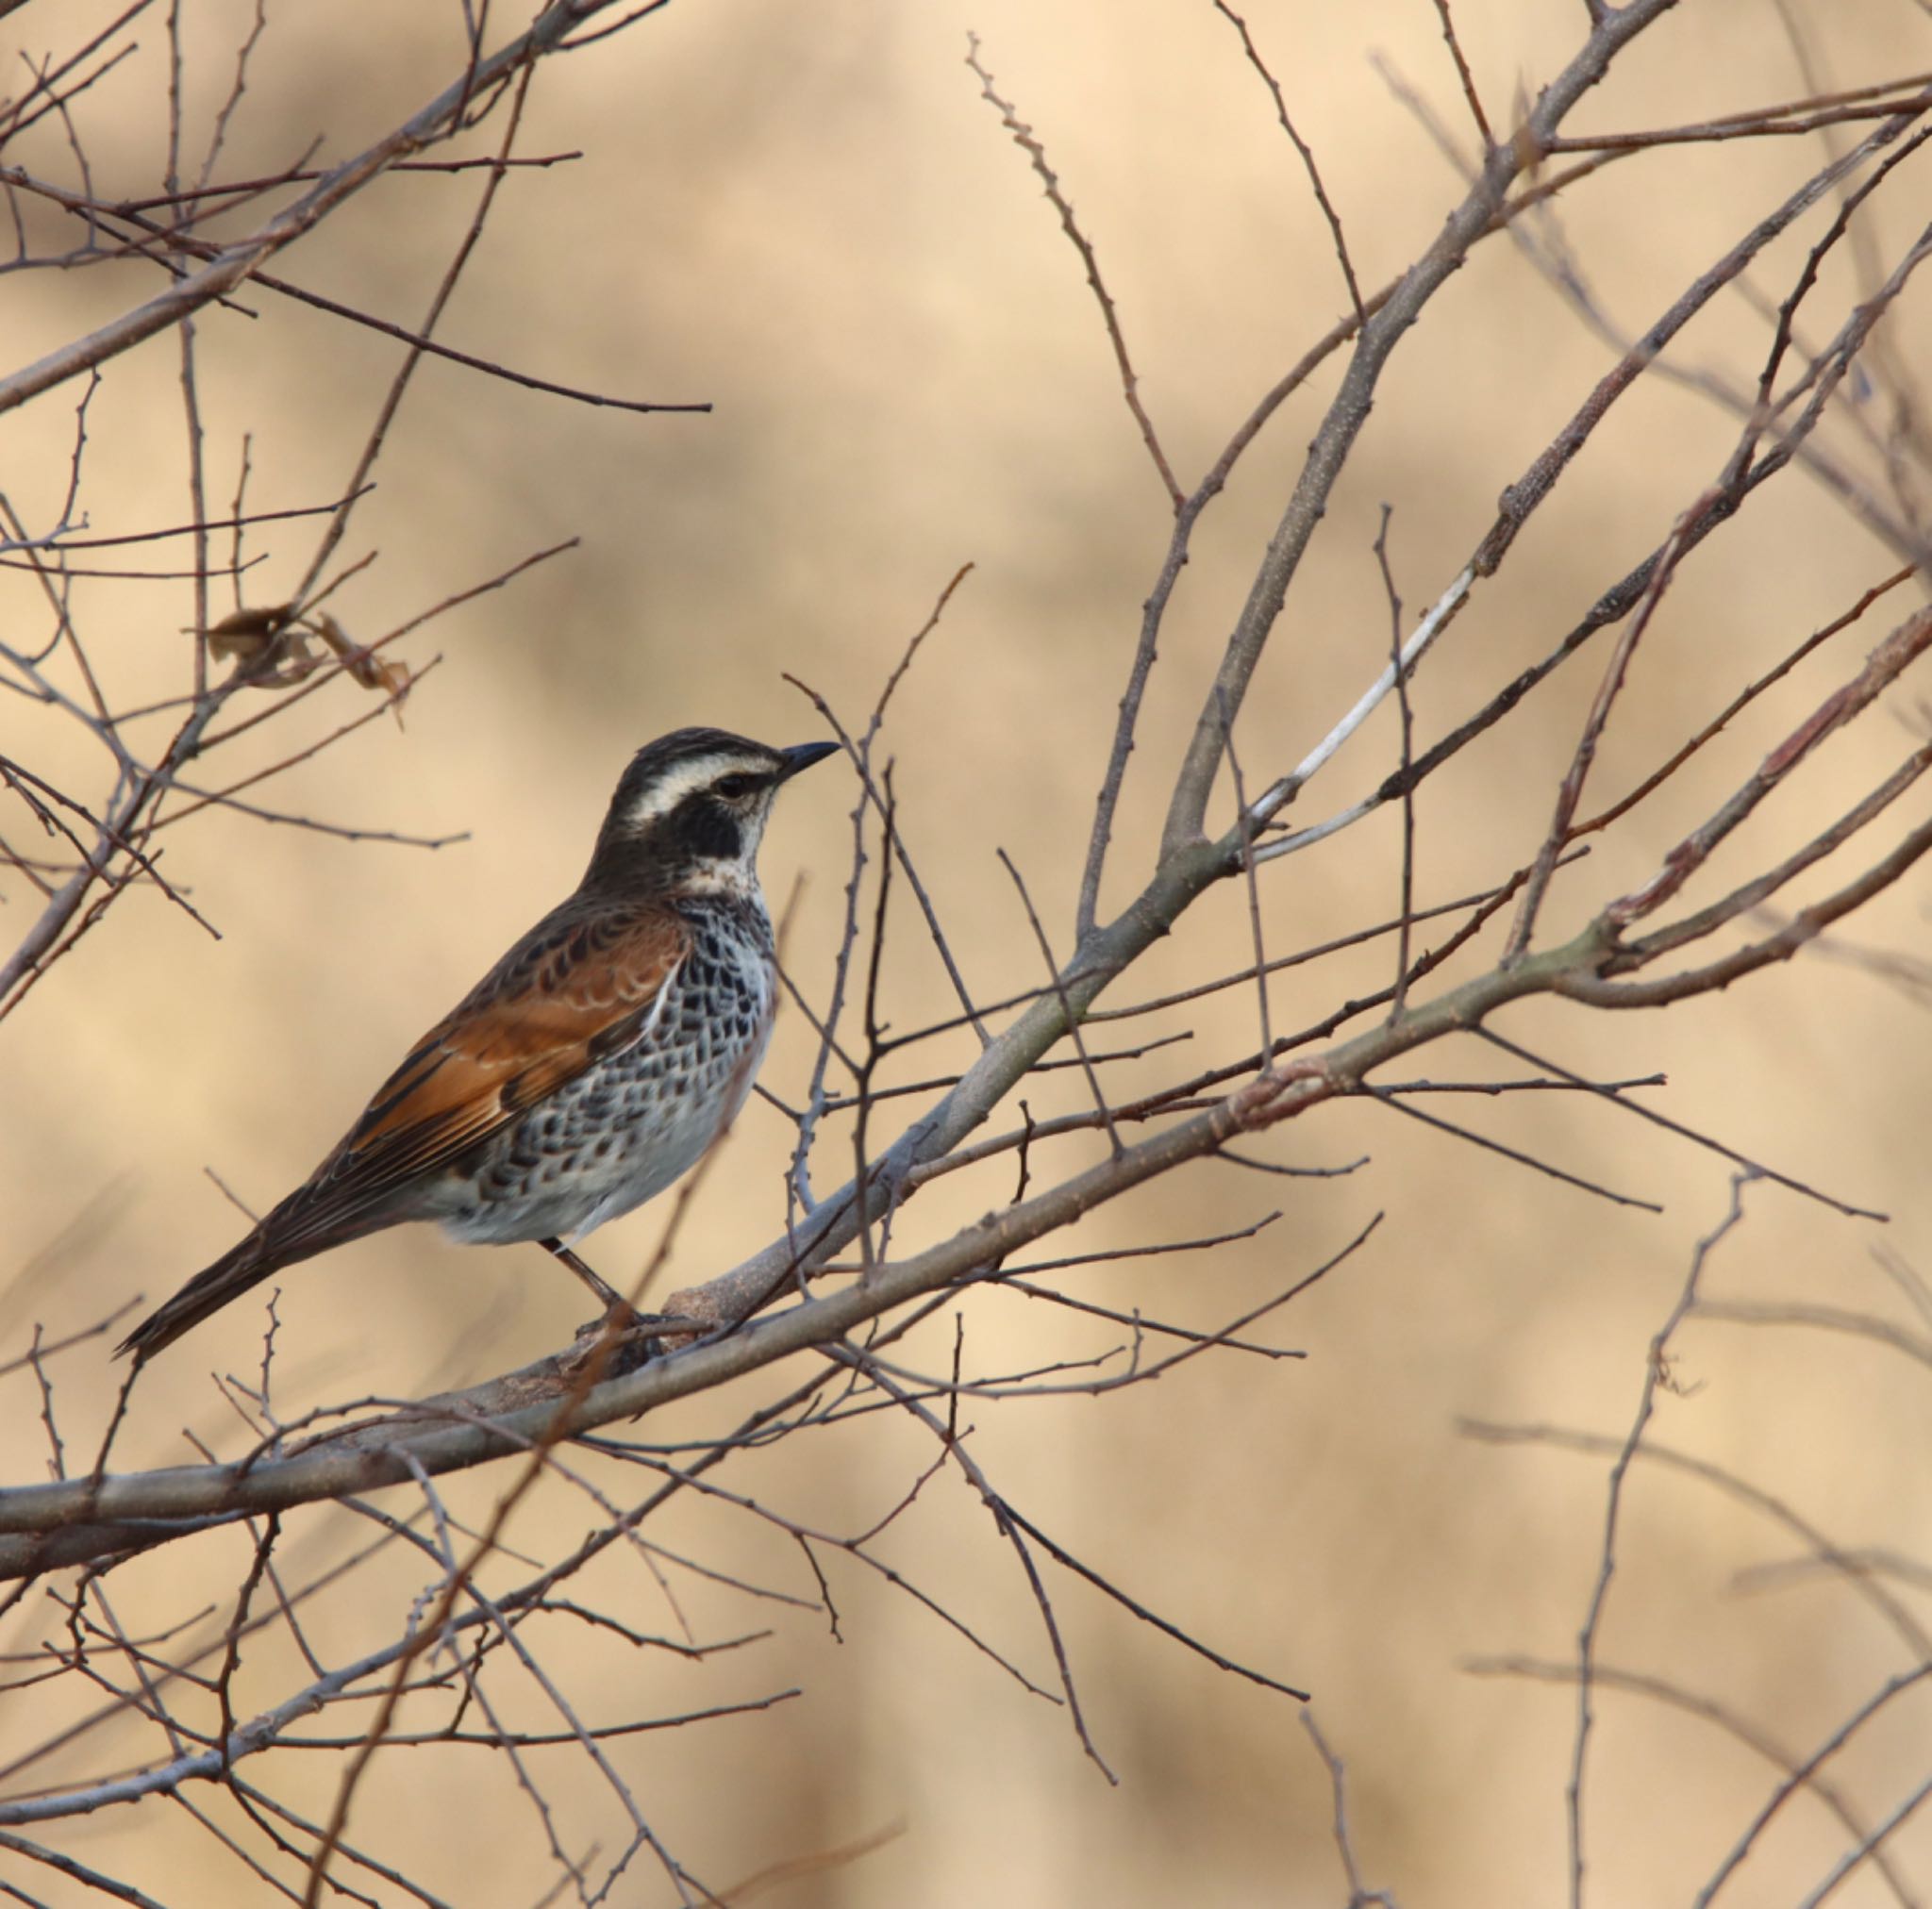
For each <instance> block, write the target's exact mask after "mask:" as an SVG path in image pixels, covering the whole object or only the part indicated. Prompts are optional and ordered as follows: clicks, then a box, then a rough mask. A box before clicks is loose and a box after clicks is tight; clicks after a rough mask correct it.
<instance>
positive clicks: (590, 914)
mask: <svg viewBox="0 0 1932 1909" xmlns="http://www.w3.org/2000/svg"><path fill="white" fill-rule="evenodd" d="M690 949H691V929H690V928H689V926H688V925H687V924H686V923H685V922H684V921H683V920H682V919H681V918H680V917H678V916H676V915H675V914H673V913H671V912H670V911H668V910H666V909H664V908H663V907H662V906H661V905H658V906H653V907H651V908H649V909H647V910H646V909H637V910H633V909H626V908H613V907H611V906H610V905H608V903H605V904H598V905H586V904H585V903H583V902H582V901H581V900H579V899H577V898H576V897H573V898H572V899H571V900H570V901H569V902H566V903H565V904H564V905H562V906H561V907H560V908H558V909H557V910H555V911H554V912H553V913H552V914H550V915H548V916H546V917H545V918H544V920H542V921H540V922H539V923H538V924H537V926H536V927H534V928H533V929H531V931H530V932H529V933H528V934H527V935H525V937H524V938H523V939H522V940H521V941H519V942H518V943H517V945H516V946H515V947H514V948H512V949H511V950H510V951H509V953H508V954H506V955H505V956H504V957H503V959H502V960H501V961H499V962H498V963H497V964H496V966H495V967H494V968H492V969H491V971H490V972H489V973H488V974H487V975H485V976H484V977H483V979H482V980H481V981H480V982H478V983H477V984H476V986H475V988H472V989H471V990H470V992H469V994H468V995H467V996H465V997H464V999H463V1000H462V1001H461V1002H460V1003H459V1004H458V1006H457V1007H456V1008H455V1009H454V1010H453V1011H452V1012H451V1013H450V1014H449V1015H448V1016H446V1017H445V1018H444V1019H443V1020H442V1021H439V1022H438V1023H437V1025H436V1026H434V1027H433V1028H431V1029H430V1030H429V1032H428V1033H427V1034H425V1036H424V1037H423V1038H422V1039H421V1040H419V1041H418V1042H417V1043H416V1045H415V1046H414V1047H413V1048H412V1049H411V1050H410V1051H409V1054H408V1058H407V1059H406V1060H404V1062H403V1064H402V1065H401V1066H400V1067H399V1068H397V1069H396V1071H395V1072H394V1073H392V1074H391V1076H390V1077H389V1079H388V1080H387V1081H385V1082H384V1083H383V1085H382V1087H380V1088H379V1089H378V1090H377V1091H376V1094H375V1098H374V1099H373V1100H372V1101H371V1102H370V1104H369V1105H368V1107H367V1108H366V1109H365V1110H364V1112H363V1114H362V1117H361V1119H360V1120H358V1121H357V1122H356V1124H355V1125H354V1126H353V1127H352V1128H351V1129H350V1130H349V1132H348V1133H347V1134H346V1135H345V1136H344V1137H343V1138H342V1139H341V1142H340V1143H339V1144H338V1145H337V1146H336V1148H335V1150H334V1152H333V1153H331V1154H329V1156H328V1158H327V1159H326V1160H325V1161H324V1162H323V1163H322V1165H321V1166H320V1167H318V1168H317V1169H316V1170H315V1171H314V1172H313V1173H312V1174H310V1175H309V1177H308V1180H307V1181H305V1182H304V1183H303V1185H302V1186H300V1187H297V1188H296V1189H295V1190H294V1192H292V1193H291V1194H290V1195H289V1197H288V1198H287V1199H286V1200H284V1201H282V1203H280V1204H279V1205H278V1206H276V1207H275V1209H274V1211H273V1212H271V1213H270V1214H269V1215H268V1217H267V1218H266V1219H264V1220H262V1222H261V1223H260V1225H258V1227H257V1228H256V1230H255V1231H254V1232H253V1233H251V1234H250V1235H249V1236H248V1237H247V1238H246V1239H244V1240H242V1242H241V1243H240V1244H239V1245H238V1246H236V1247H234V1248H233V1249H232V1250H231V1251H230V1252H228V1253H225V1254H224V1255H223V1256H222V1257H221V1258H220V1259H218V1260H217V1261H216V1262H215V1263H214V1264H213V1265H212V1266H210V1267H209V1268H208V1269H207V1270H206V1271H204V1272H202V1273H199V1274H197V1275H196V1277H195V1278H193V1279H192V1280H191V1281H189V1283H188V1285H187V1286H184V1287H183V1288H182V1289H181V1290H180V1291H179V1292H178V1293H176V1294H175V1297H174V1298H173V1299H171V1300H170V1301H169V1302H168V1303H167V1304H166V1305H164V1306H162V1307H160V1308H159V1309H158V1311H157V1312H156V1313H154V1314H153V1315H152V1316H151V1317H150V1318H149V1319H147V1320H143V1321H142V1324H141V1325H139V1326H137V1327H136V1328H135V1330H134V1332H133V1333H131V1334H130V1335H129V1336H128V1337H127V1338H126V1340H125V1342H124V1343H123V1345H122V1347H121V1350H122V1351H123V1352H127V1351H132V1352H134V1353H136V1355H137V1356H138V1357H141V1358H146V1357H148V1356H150V1355H151V1354H152V1353H157V1352H158V1351H159V1350H160V1349H161V1347H162V1346H164V1345H167V1344H168V1343H169V1342H170V1341H172V1340H173V1339H175V1338H177V1337H178V1336H180V1335H181V1334H182V1333H184V1332H186V1331H187V1330H188V1329H189V1328H190V1327H191V1326H192V1325H195V1324H197V1323H199V1322H200V1321H201V1320H204V1319H206V1318H207V1317H208V1315H209V1314H210V1313H212V1312H215V1311H216V1310H218V1309H219V1308H220V1307H222V1306H224V1305H225V1304H226V1303H228V1302H229V1301H230V1300H231V1299H236V1298H238V1297H240V1295H241V1294H242V1293H244V1292H246V1291H247V1290H248V1288H249V1287H250V1286H254V1285H256V1284H257V1283H258V1281H260V1280H263V1279H266V1278H267V1277H268V1276H269V1275H270V1274H271V1273H272V1272H275V1270H277V1269H278V1268H281V1267H284V1266H288V1265H290V1264H291V1263H292V1262H294V1261H296V1260H300V1259H307V1258H308V1257H309V1256H310V1255H311V1254H314V1253H321V1252H324V1251H325V1250H326V1249H327V1248H328V1247H331V1246H338V1245H341V1243H342V1242H343V1241H345V1240H349V1239H356V1238H358V1237H360V1236H361V1235H363V1234H365V1233H373V1232H375V1230H376V1229H377V1228H379V1227H383V1226H387V1225H390V1224H391V1223H392V1222H393V1221H395V1220H407V1219H411V1218H416V1217H419V1216H418V1215H416V1214H413V1213H411V1212H410V1211H409V1210H408V1207H409V1201H408V1191H409V1189H410V1187H412V1186H414V1185H416V1184H418V1183H421V1182H423V1181H425V1180H428V1179H430V1178H432V1177H433V1176H434V1175H436V1174H438V1173H440V1172H441V1170H443V1169H444V1168H445V1167H449V1166H452V1165H454V1164H455V1163H456V1162H457V1161H458V1160H459V1159H460V1158H461V1157H462V1156H463V1155H464V1154H467V1153H468V1152H470V1151H471V1149H473V1148H475V1147H476V1146H479V1145H481V1144H482V1143H483V1142H484V1141H486V1140H488V1139H489V1138H490V1137H491V1135H493V1134H496V1133H498V1132H499V1131H501V1130H502V1129H503V1128H504V1127H506V1126H508V1124H509V1122H510V1121H512V1120H515V1119H517V1118H518V1117H519V1116H520V1115H522V1114H524V1113H525V1112H527V1111H528V1110H529V1109H530V1108H531V1107H533V1106H535V1105H537V1104H539V1103H540V1102H541V1101H543V1100H546V1099H548V1097H549V1096H550V1095H552V1094H554V1093H556V1092H557V1090H558V1088H559V1087H563V1086H565V1085H566V1084H567V1083H568V1082H570V1081H573V1080H575V1078H576V1077H577V1075H579V1074H580V1073H582V1072H583V1071H585V1070H586V1069H587V1068H589V1067H590V1066H591V1065H592V1063H594V1062H595V1061H597V1060H598V1059H599V1058H601V1057H602V1056H603V1055H605V1054H611V1053H614V1052H615V1051H616V1050H617V1049H619V1048H621V1047H623V1046H625V1044H626V1043H627V1042H628V1041H630V1040H632V1039H634V1038H635V1037H636V1036H637V1034H638V1033H639V1032H640V1030H641V1028H642V1027H643V1026H644V1024H645V1022H646V1021H648V1020H649V1019H650V1016H651V1014H652V1012H653V1011H654V1009H655V1008H656V1007H657V1005H658V1001H659V1000H660V999H661V998H662V994H663V989H664V988H665V985H666V984H667V983H668V982H669V981H670V979H671V977H672V975H673V974H675V972H676V971H677V968H678V965H679V964H680V963H681V962H682V961H683V960H684V958H685V956H686V954H688V953H689V952H690Z"/></svg>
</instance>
